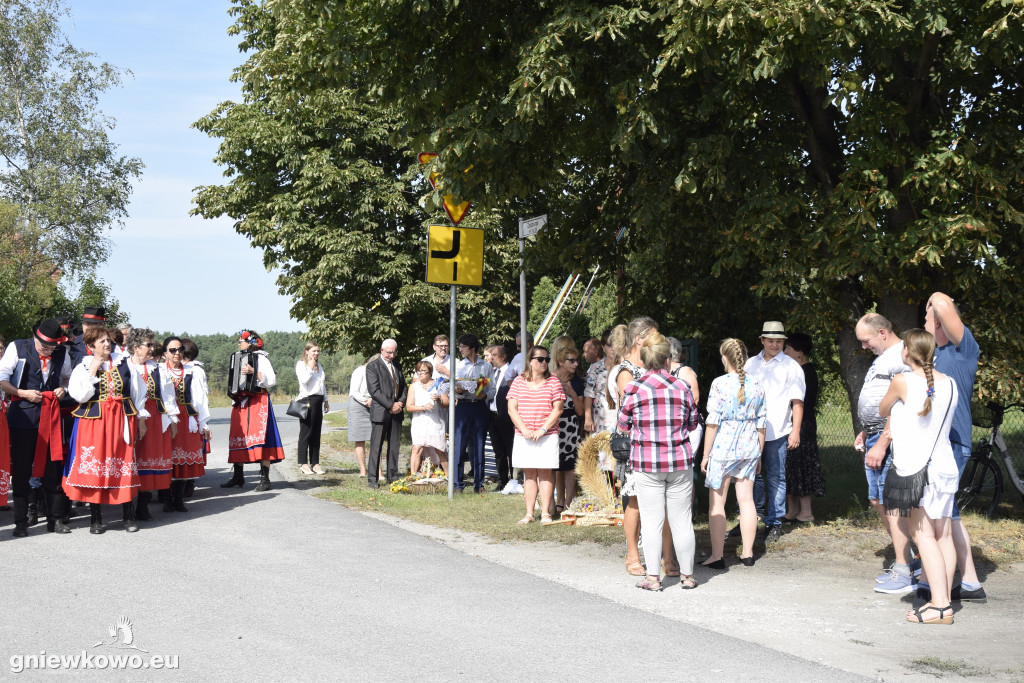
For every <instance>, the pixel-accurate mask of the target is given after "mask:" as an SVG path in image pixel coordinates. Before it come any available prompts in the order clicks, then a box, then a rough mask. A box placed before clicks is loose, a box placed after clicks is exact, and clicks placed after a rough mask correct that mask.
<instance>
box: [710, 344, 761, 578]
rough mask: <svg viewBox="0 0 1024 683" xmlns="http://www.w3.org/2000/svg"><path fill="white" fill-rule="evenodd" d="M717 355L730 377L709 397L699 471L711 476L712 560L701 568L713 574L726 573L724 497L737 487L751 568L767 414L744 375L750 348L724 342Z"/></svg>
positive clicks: (743, 556) (757, 388)
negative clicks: (756, 492)
mask: <svg viewBox="0 0 1024 683" xmlns="http://www.w3.org/2000/svg"><path fill="white" fill-rule="evenodd" d="M718 352H719V353H720V354H721V355H722V366H723V367H724V368H725V372H726V374H724V375H722V376H721V377H718V378H716V379H715V381H713V382H712V383H711V391H710V392H708V419H707V426H706V431H705V433H704V457H703V458H702V459H701V463H700V469H701V472H703V473H704V474H706V475H707V477H706V479H705V480H704V485H705V486H707V487H708V489H709V490H710V493H711V499H710V500H709V501H708V508H709V511H708V526H709V527H710V531H711V556H710V557H708V558H707V559H706V560H704V561H703V562H702V563H701V564H702V565H703V566H705V567H708V568H710V569H725V557H723V554H724V552H725V498H726V496H727V495H728V494H729V484H730V483H734V484H735V488H736V499H737V500H738V501H739V504H740V535H741V536H742V538H743V549H742V551H741V552H740V561H741V562H742V563H743V564H744V565H746V566H748V567H750V566H752V565H753V564H754V535H755V533H756V531H757V510H756V508H755V507H754V475H755V474H757V472H758V471H760V469H761V450H762V449H763V448H764V433H765V427H766V425H767V421H768V412H767V409H766V408H765V402H764V389H763V388H762V387H761V383H760V382H758V381H757V378H756V377H753V376H751V375H748V374H747V373H746V371H745V370H744V365H745V364H746V362H747V347H746V346H745V345H744V344H743V342H742V341H740V340H739V339H726V340H725V341H724V342H722V345H721V346H720V347H718Z"/></svg>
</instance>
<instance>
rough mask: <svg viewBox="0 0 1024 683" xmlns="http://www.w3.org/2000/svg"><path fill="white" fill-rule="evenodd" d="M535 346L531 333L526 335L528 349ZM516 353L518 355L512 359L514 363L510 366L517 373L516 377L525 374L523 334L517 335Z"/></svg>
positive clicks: (518, 333)
mask: <svg viewBox="0 0 1024 683" xmlns="http://www.w3.org/2000/svg"><path fill="white" fill-rule="evenodd" d="M531 346H533V335H532V334H530V333H529V332H527V333H526V347H527V349H529V347H531ZM516 351H518V353H517V354H516V355H514V356H513V357H512V362H511V363H509V365H511V366H512V370H513V371H515V373H516V375H521V374H523V333H522V332H517V333H516Z"/></svg>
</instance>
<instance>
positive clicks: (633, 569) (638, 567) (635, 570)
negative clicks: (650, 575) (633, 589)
mask: <svg viewBox="0 0 1024 683" xmlns="http://www.w3.org/2000/svg"><path fill="white" fill-rule="evenodd" d="M626 573H627V574H629V575H630V576H646V575H647V570H646V569H644V566H643V565H642V564H640V560H630V559H629V558H628V557H627V558H626Z"/></svg>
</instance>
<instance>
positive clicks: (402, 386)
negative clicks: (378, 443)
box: [366, 358, 408, 422]
mask: <svg viewBox="0 0 1024 683" xmlns="http://www.w3.org/2000/svg"><path fill="white" fill-rule="evenodd" d="M391 365H392V367H394V369H395V377H397V378H398V396H395V384H394V382H393V381H392V379H391V373H390V372H389V371H388V366H387V364H386V363H385V362H384V361H383V360H381V359H380V358H377V359H375V360H373V361H371V362H369V363H367V364H366V391H367V393H369V394H370V398H371V399H373V401H372V403H371V404H370V421H371V422H383V421H384V418H385V417H386V416H387V415H388V413H389V412H390V410H391V405H392V404H393V403H394V402H395V401H400V402H401V403H402V405H403V406H404V405H405V402H406V397H407V395H408V386H406V383H405V377H404V376H402V366H401V365H399V364H398V362H397V361H396V362H394V363H392V364H391Z"/></svg>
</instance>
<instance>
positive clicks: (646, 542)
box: [618, 332, 698, 591]
mask: <svg viewBox="0 0 1024 683" xmlns="http://www.w3.org/2000/svg"><path fill="white" fill-rule="evenodd" d="M640 357H641V359H642V360H643V362H644V366H646V367H648V368H651V369H650V370H648V371H647V372H646V373H644V374H643V375H642V376H641V377H640V378H639V379H638V380H636V381H634V382H631V383H630V384H629V385H628V386H627V387H626V391H625V395H624V396H623V399H622V407H621V409H620V410H619V420H618V429H619V431H620V432H623V433H628V434H629V435H630V438H631V440H632V442H633V448H632V453H631V456H630V460H631V463H632V465H633V477H634V481H635V482H636V497H637V503H638V504H639V506H640V528H641V533H642V534H643V546H644V557H645V559H646V560H647V575H646V576H645V577H644V578H643V579H642V580H641V581H640V582H639V583H637V584H636V585H637V588H643V589H644V590H653V591H658V590H661V574H660V572H657V571H656V573H655V574H651V569H652V568H655V567H658V566H659V564H658V563H659V561H660V560H661V532H662V527H663V526H664V525H665V517H666V514H667V516H668V524H669V527H670V528H671V529H672V541H673V545H674V546H675V551H676V559H677V560H678V562H679V567H680V571H681V572H682V581H681V582H680V583H681V585H682V587H683V588H684V589H689V588H696V587H697V582H696V580H694V578H693V553H694V538H693V518H692V512H693V453H692V452H691V450H690V442H689V440H688V439H687V434H688V433H689V431H690V430H691V429H694V428H695V427H696V426H697V424H698V422H697V404H696V403H695V402H694V400H693V394H691V393H690V390H689V388H688V387H687V386H686V385H685V384H684V383H683V382H682V381H680V380H678V379H676V378H675V377H673V376H672V375H670V374H669V373H668V371H667V367H668V360H669V342H668V340H667V339H666V338H665V337H663V336H662V335H661V334H660V333H658V332H654V333H652V334H651V335H649V336H648V337H647V338H646V339H644V342H643V346H641V347H640Z"/></svg>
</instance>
